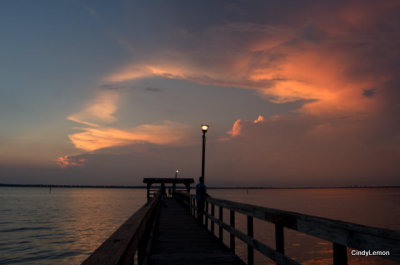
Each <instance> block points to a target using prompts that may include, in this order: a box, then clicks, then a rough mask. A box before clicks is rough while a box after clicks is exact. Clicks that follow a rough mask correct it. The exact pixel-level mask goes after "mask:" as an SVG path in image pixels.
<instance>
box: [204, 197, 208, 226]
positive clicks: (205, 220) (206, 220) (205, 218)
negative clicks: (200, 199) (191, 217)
mask: <svg viewBox="0 0 400 265" xmlns="http://www.w3.org/2000/svg"><path fill="white" fill-rule="evenodd" d="M204 203H205V204H206V205H205V206H206V207H205V208H206V209H205V211H204V224H205V225H206V229H207V230H208V217H207V214H208V202H207V201H206V202H204Z"/></svg>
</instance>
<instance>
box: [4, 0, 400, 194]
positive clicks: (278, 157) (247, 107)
mask: <svg viewBox="0 0 400 265" xmlns="http://www.w3.org/2000/svg"><path fill="white" fill-rule="evenodd" d="M11 2H13V1H9V3H6V4H5V5H3V6H4V10H7V11H6V12H3V16H2V17H1V18H2V19H3V18H7V16H9V17H8V18H7V19H9V21H19V22H20V24H18V27H17V28H18V30H15V29H13V27H8V26H7V25H8V24H7V23H3V24H4V25H5V28H4V29H5V30H4V31H3V34H4V38H3V39H2V42H0V48H1V49H0V50H3V51H7V56H3V57H2V60H0V66H3V67H2V69H4V70H5V73H4V75H3V80H2V82H3V83H4V84H5V85H4V86H2V90H1V95H0V112H1V113H3V114H4V115H2V116H1V117H0V118H1V124H2V125H3V124H4V126H2V130H1V131H0V144H1V148H0V160H1V161H0V182H1V181H2V178H1V173H2V171H1V170H2V169H1V168H2V167H3V166H8V167H9V168H10V170H9V171H7V172H5V173H3V175H4V176H8V175H10V174H9V173H10V172H11V173H12V172H19V171H23V172H22V173H18V174H17V173H15V174H14V176H23V175H24V174H25V173H26V174H27V175H35V176H39V177H37V182H43V183H45V182H49V183H51V182H52V181H53V180H56V178H52V177H49V180H48V181H47V180H46V181H44V180H43V181H41V177H40V176H41V172H40V174H39V173H37V174H34V173H30V172H31V171H29V170H28V167H27V169H26V170H25V171H24V170H22V169H19V168H17V167H16V166H15V165H30V166H33V165H34V166H37V168H39V169H42V168H41V167H44V166H46V167H48V168H46V170H47V171H46V170H44V171H46V172H50V173H49V176H50V175H51V176H53V175H52V174H51V173H52V170H53V169H52V167H56V170H58V171H54V172H60V175H59V176H61V177H60V178H59V179H57V181H59V182H60V183H62V182H63V181H64V180H67V182H68V181H69V182H71V183H73V182H74V181H75V182H79V181H80V179H79V178H78V177H76V176H86V178H87V183H93V184H96V183H97V181H98V180H97V178H96V179H95V178H92V179H90V176H92V175H96V176H100V178H101V177H103V183H107V184H114V183H112V182H113V181H114V180H113V179H111V178H109V175H110V174H109V173H105V172H106V170H105V169H107V168H108V170H109V171H108V172H112V174H114V173H113V172H114V171H115V170H116V169H115V168H116V167H118V170H120V171H119V173H118V174H119V176H120V183H124V184H130V183H131V181H132V183H134V184H137V183H140V181H141V179H139V176H145V175H149V176H154V177H156V176H161V175H163V174H165V172H170V171H171V172H175V170H176V168H179V169H180V172H182V174H184V173H183V172H185V174H187V176H188V177H193V176H196V175H197V174H198V169H199V166H198V164H199V161H200V157H199V154H200V151H201V131H200V128H199V125H200V124H203V123H207V124H209V125H210V130H209V131H208V132H207V137H208V138H207V148H208V149H207V150H209V151H207V152H209V153H207V159H209V160H208V161H207V163H206V164H207V172H208V174H210V178H209V180H211V181H215V182H214V183H217V182H218V181H220V182H219V183H221V184H222V185H224V183H231V180H232V183H233V181H236V182H235V183H237V184H239V185H241V184H243V183H244V182H246V183H248V182H250V181H253V182H252V183H255V185H258V184H260V183H261V184H262V185H264V184H265V185H267V186H268V185H269V184H271V183H272V184H276V185H280V184H282V183H283V180H284V179H286V181H287V182H285V185H286V184H288V185H293V186H295V185H310V186H313V185H314V183H319V184H321V185H333V184H332V183H333V182H334V181H335V180H336V178H337V177H338V176H342V179H341V181H342V182H340V183H339V182H338V183H339V184H340V185H341V184H342V183H343V184H344V185H346V184H351V185H353V184H355V183H356V184H358V182H359V183H365V184H376V183H383V184H385V183H386V182H385V183H384V181H387V183H388V184H393V183H395V184H398V175H399V174H400V167H399V166H398V161H397V160H398V159H397V158H398V157H399V155H400V140H399V139H400V136H399V132H400V118H399V117H400V109H399V103H398V102H399V101H400V92H399V89H398V88H399V86H400V78H399V74H398V73H399V72H400V66H399V61H400V50H399V47H400V43H399V37H398V36H400V19H399V16H398V14H399V11H400V2H399V1H394V0H387V1H377V0H376V1H375V0H366V1H361V0H349V1H333V0H332V1H331V0H327V1H302V2H297V1H286V0H282V1H258V0H257V1H248V2H230V3H227V2H224V1H193V2H185V3H182V2H179V1H174V0H172V1H168V2H159V3H157V4H156V3H153V2H151V1H139V2H129V3H128V2H126V1H119V0H117V1H116V3H115V4H113V8H110V6H109V5H108V4H104V3H98V2H96V1H94V2H92V3H86V5H87V6H85V8H82V7H81V6H79V5H71V3H69V1H56V2H54V6H56V7H57V8H58V9H57V10H60V11H59V12H60V14H61V13H62V14H61V16H50V14H53V13H52V12H50V11H49V12H44V13H43V16H37V15H35V14H37V12H31V13H29V12H22V11H23V10H22V9H21V8H20V7H19V6H17V4H12V3H11ZM14 5H15V6H14ZM35 6H36V7H37V8H38V9H43V10H46V9H48V10H50V9H49V7H47V6H46V5H44V4H43V3H42V4H37V5H35ZM17 10H19V11H18V12H17ZM61 10H62V11H61ZM64 12H65V14H64ZM11 14H13V15H11ZM75 14H76V16H75ZM71 16H74V18H76V23H70V21H69V19H67V18H70V17H71ZM16 18H18V19H16ZM43 25H49V26H50V25H55V26H56V27H57V28H60V31H59V32H58V34H59V35H57V36H56V38H55V37H54V36H53V35H52V34H50V31H49V30H51V29H50V28H47V27H43ZM28 32H34V33H35V34H34V36H41V37H40V38H33V37H32V35H31V34H27V33H28ZM36 33H37V34H36ZM88 33H90V34H88ZM100 40H101V41H100ZM16 43H19V44H20V45H24V46H23V49H21V47H20V46H18V45H17V46H16V45H15V44H16ZM17 48H18V49H17ZM21 50H24V51H26V52H24V53H21ZM54 51H57V52H54ZM28 55H29V56H28ZM55 55H57V56H55ZM21 69H24V71H23V78H21ZM39 164H40V166H39ZM155 164H157V166H154V165H155ZM57 165H58V167H57ZM288 165H290V166H288ZM181 167H182V168H181ZM185 167H186V168H185ZM3 168H4V167H3ZM60 168H61V169H60ZM29 169H30V168H29ZM39 169H38V171H37V172H39ZM181 169H182V171H181ZM32 172H33V171H32ZM266 172H268V174H267V173H266ZM75 173H77V174H76V176H75ZM118 174H115V175H118ZM129 174H136V176H137V177H136V179H134V180H131V179H129V178H128V177H126V176H127V175H129ZM11 175H12V174H11ZM55 175H57V174H55ZM167 175H168V174H167ZM243 175H246V176H249V177H248V178H246V179H245V180H244V179H243ZM376 176H379V178H378V177H376ZM380 176H383V177H380ZM6 178H8V179H7V181H8V182H10V183H11V182H13V181H14V180H13V178H12V177H6ZM339 178H340V177H339ZM89 179H90V180H89ZM275 180H276V182H274V181H275ZM364 180H365V181H364ZM7 181H4V182H7ZM21 182H24V181H22V180H21ZM25 182H30V181H29V179H28V180H27V181H25ZM294 182H296V183H297V184H292V183H294ZM272 184H271V185H272ZM282 185H283V184H282ZM315 185H318V184H315Z"/></svg>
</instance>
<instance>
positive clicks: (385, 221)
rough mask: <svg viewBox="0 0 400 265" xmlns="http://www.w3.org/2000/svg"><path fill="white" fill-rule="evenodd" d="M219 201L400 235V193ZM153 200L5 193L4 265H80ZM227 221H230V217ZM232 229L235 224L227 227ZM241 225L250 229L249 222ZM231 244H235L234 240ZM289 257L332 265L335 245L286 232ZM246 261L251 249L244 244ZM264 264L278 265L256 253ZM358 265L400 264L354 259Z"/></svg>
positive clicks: (225, 194)
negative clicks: (335, 221) (137, 211)
mask: <svg viewBox="0 0 400 265" xmlns="http://www.w3.org/2000/svg"><path fill="white" fill-rule="evenodd" d="M209 193H210V194H211V195H212V196H215V197H218V198H224V199H229V200H233V201H239V202H245V203H251V204H256V205H261V206H265V207H270V208H278V209H283V210H289V211H295V212H299V213H306V214H311V215H316V216H321V217H327V218H332V219H339V220H344V221H348V222H355V223H360V224H364V225H370V226H376V227H383V228H389V229H395V230H400V189H276V190H248V191H246V190H210V191H209ZM145 201H146V191H145V190H138V189H86V188H85V189H78V188H53V189H52V190H51V193H50V192H49V189H48V188H4V187H3V188H0V264H44V265H47V264H80V263H81V262H82V261H83V260H84V259H85V258H86V257H87V256H88V255H90V253H92V252H93V251H94V250H95V249H96V248H97V247H98V246H99V245H100V244H101V243H102V242H103V241H104V240H105V239H106V238H107V237H108V236H110V235H111V233H112V232H113V231H115V229H116V228H118V227H119V226H120V225H121V224H122V223H123V222H124V221H125V220H126V219H127V218H128V217H129V216H130V215H131V214H132V213H133V212H135V211H136V210H137V209H139V208H140V207H141V206H142V205H143V204H144V203H145ZM224 216H225V217H228V216H229V215H228V214H227V213H225V214H224ZM226 222H228V221H227V220H226ZM236 224H237V226H238V227H239V229H240V230H242V231H244V229H245V217H244V216H240V215H239V216H238V219H237V223H236ZM225 234H226V237H225V242H226V243H227V242H228V240H229V239H228V235H227V233H225ZM254 234H255V235H256V236H255V237H256V238H257V239H258V240H260V241H262V242H264V243H266V244H268V245H272V246H273V235H274V233H273V226H272V225H268V224H266V223H265V222H262V221H257V220H256V219H255V233H254ZM285 240H286V242H285V244H286V245H285V247H286V253H287V254H288V255H289V256H290V257H292V258H293V259H295V260H297V261H299V262H302V263H304V264H332V259H331V256H332V250H331V243H329V242H326V241H323V240H319V239H316V238H313V237H310V236H306V235H303V234H300V233H296V232H293V231H290V230H285ZM236 245H237V253H238V254H239V255H240V256H241V257H242V258H243V259H246V247H245V245H244V244H242V243H241V242H240V241H239V240H237V242H236ZM255 258H256V263H257V264H269V263H270V262H269V261H268V260H267V259H266V258H264V257H262V256H261V255H258V254H257V253H256V257H255ZM349 259H350V262H349V263H350V264H396V263H393V262H389V261H386V260H384V259H379V258H378V259H377V258H364V257H361V258H354V257H350V256H349Z"/></svg>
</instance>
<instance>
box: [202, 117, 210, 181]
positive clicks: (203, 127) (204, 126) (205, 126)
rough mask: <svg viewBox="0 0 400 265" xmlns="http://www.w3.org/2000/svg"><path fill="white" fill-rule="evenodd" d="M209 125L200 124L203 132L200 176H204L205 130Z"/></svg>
mask: <svg viewBox="0 0 400 265" xmlns="http://www.w3.org/2000/svg"><path fill="white" fill-rule="evenodd" d="M208 128H209V126H208V125H207V124H203V125H201V131H202V132H203V152H202V157H201V176H202V177H203V178H204V163H205V155H206V132H207V131H208Z"/></svg>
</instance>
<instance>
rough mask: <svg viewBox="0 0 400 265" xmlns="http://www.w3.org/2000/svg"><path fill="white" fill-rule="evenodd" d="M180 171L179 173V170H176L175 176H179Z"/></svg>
mask: <svg viewBox="0 0 400 265" xmlns="http://www.w3.org/2000/svg"><path fill="white" fill-rule="evenodd" d="M178 173H179V170H176V171H175V178H178Z"/></svg>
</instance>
